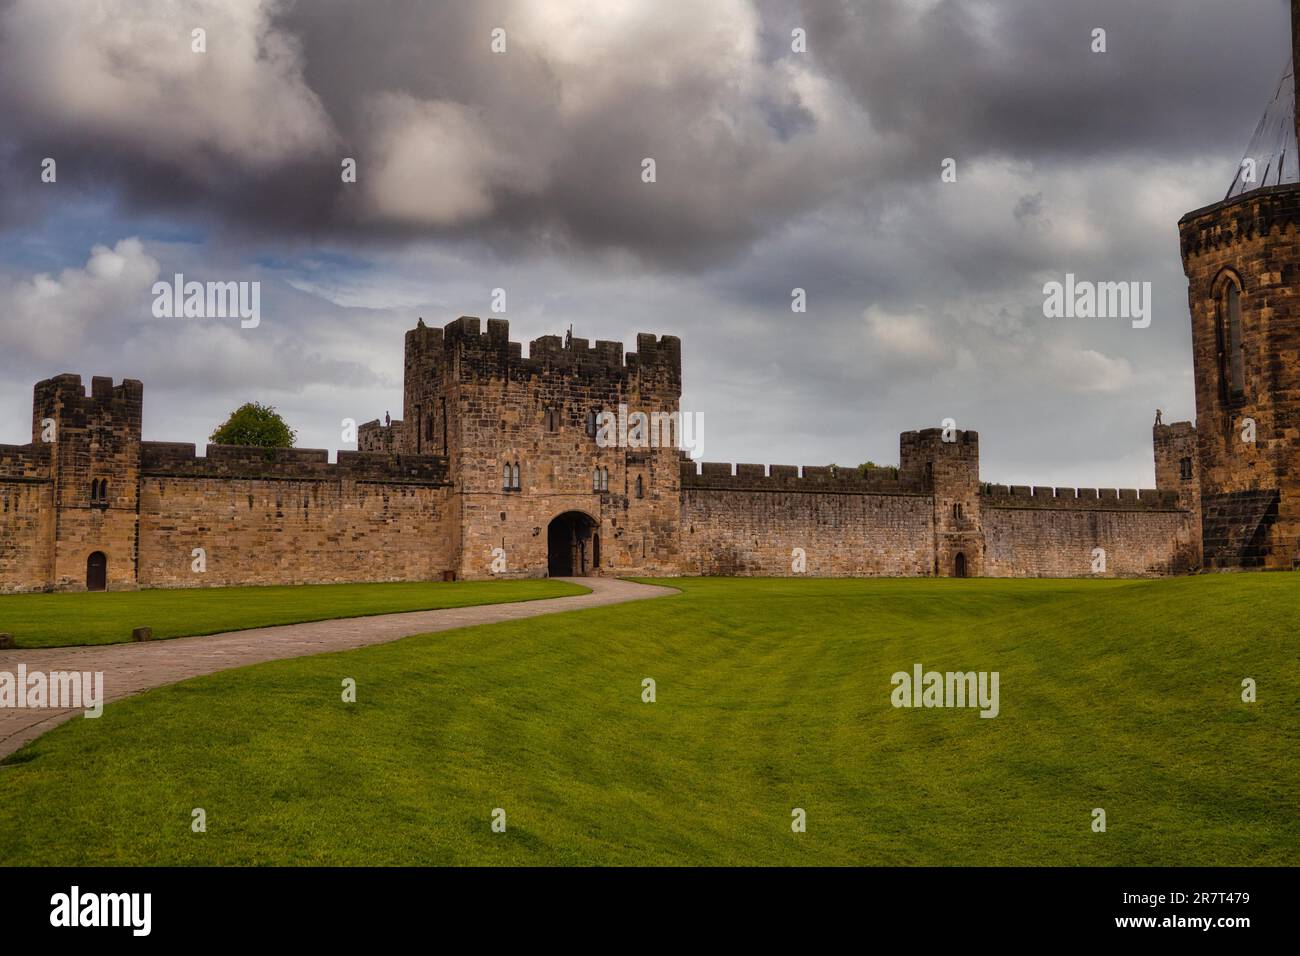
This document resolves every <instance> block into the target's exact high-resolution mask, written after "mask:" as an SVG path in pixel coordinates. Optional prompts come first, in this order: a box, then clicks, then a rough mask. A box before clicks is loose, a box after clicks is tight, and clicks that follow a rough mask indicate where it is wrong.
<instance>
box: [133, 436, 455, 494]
mask: <svg viewBox="0 0 1300 956" xmlns="http://www.w3.org/2000/svg"><path fill="white" fill-rule="evenodd" d="M140 451H141V466H140V470H141V473H142V474H144V475H149V476H153V477H194V478H242V479H278V480H295V481H339V480H343V479H352V480H355V481H383V482H397V483H410V484H432V485H445V484H448V483H449V478H448V469H447V459H446V458H445V457H443V456H441V455H390V454H385V453H382V452H364V451H340V452H339V454H338V462H337V464H330V462H329V452H328V451H326V450H325V449H322V448H259V447H255V446H245V445H208V446H207V449H206V452H207V454H206V456H204V457H201V456H199V455H198V454H197V453H196V449H195V446H194V445H192V444H188V443H185V442H141V444H140Z"/></svg>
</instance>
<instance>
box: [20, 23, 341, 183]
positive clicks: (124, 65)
mask: <svg viewBox="0 0 1300 956" xmlns="http://www.w3.org/2000/svg"><path fill="white" fill-rule="evenodd" d="M281 7H282V4H281V3H279V2H277V0H248V2H241V3H222V2H217V0H99V2H96V3H83V2H79V0H15V2H13V3H12V4H11V5H10V6H9V7H8V9H7V10H6V11H5V12H4V13H3V15H2V18H0V88H4V87H10V88H13V89H18V88H21V89H22V90H23V104H22V105H23V110H24V112H25V113H26V114H27V115H28V116H35V117H38V118H39V124H40V130H41V133H42V135H44V136H52V135H58V134H59V133H61V132H64V131H67V132H70V133H75V135H77V136H82V137H84V136H86V135H95V136H99V137H102V138H104V139H106V140H108V141H110V142H114V143H116V144H118V145H120V146H125V147H127V148H130V149H133V150H137V151H139V152H141V153H142V154H145V155H147V156H150V157H152V158H154V159H157V160H166V161H170V162H179V163H183V164H187V165H190V166H192V167H193V166H203V165H205V164H207V163H209V162H212V161H213V158H214V157H227V158H229V159H233V160H236V161H238V162H239V163H241V164H243V165H245V166H247V167H250V168H254V169H258V168H266V167H270V166H274V165H275V164H277V163H279V162H282V161H284V160H285V159H287V158H289V157H293V156H298V155H301V154H303V153H306V152H312V151H315V150H319V149H322V148H324V147H325V146H327V145H329V144H330V143H331V142H332V140H333V138H334V133H333V129H332V127H331V124H330V121H329V118H328V116H327V115H326V114H325V111H324V109H323V108H322V107H321V104H320V102H319V101H318V99H317V97H316V95H315V94H314V93H313V92H312V91H311V90H310V89H309V88H308V86H307V84H306V83H305V82H304V80H303V77H302V61H301V56H300V52H299V50H298V48H297V45H296V43H295V42H294V41H293V40H292V38H290V37H288V36H286V35H285V34H283V33H281V32H279V31H276V30H273V29H272V28H271V18H272V15H273V14H274V13H276V12H277V11H278V10H279V9H281ZM194 28H202V29H204V30H206V31H207V52H206V53H195V52H193V51H192V50H191V37H190V32H191V30H192V29H194ZM56 158H57V157H56Z"/></svg>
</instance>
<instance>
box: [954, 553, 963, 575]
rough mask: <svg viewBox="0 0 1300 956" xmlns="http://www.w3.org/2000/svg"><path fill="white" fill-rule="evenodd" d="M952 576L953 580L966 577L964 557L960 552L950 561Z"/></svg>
mask: <svg viewBox="0 0 1300 956" xmlns="http://www.w3.org/2000/svg"><path fill="white" fill-rule="evenodd" d="M952 576H953V577H954V578H964V577H965V576H966V555H964V554H962V553H961V552H960V551H958V552H957V557H955V558H953V559H952Z"/></svg>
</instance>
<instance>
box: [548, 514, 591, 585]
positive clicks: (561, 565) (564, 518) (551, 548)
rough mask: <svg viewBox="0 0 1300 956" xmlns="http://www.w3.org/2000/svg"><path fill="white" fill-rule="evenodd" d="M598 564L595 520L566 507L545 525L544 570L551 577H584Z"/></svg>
mask: <svg viewBox="0 0 1300 956" xmlns="http://www.w3.org/2000/svg"><path fill="white" fill-rule="evenodd" d="M599 564H600V535H598V534H597V533H596V522H595V521H593V520H592V519H591V516H590V515H586V514H583V513H582V512H581V511H566V512H565V513H564V514H562V515H560V516H558V517H557V518H555V519H553V520H552V521H551V523H550V526H549V527H547V529H546V573H547V574H549V575H550V576H551V577H553V578H567V577H585V576H587V575H588V574H591V573H592V571H594V570H595V569H596V568H597V567H598V566H599Z"/></svg>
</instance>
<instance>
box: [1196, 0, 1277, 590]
mask: <svg viewBox="0 0 1300 956" xmlns="http://www.w3.org/2000/svg"><path fill="white" fill-rule="evenodd" d="M1292 35H1293V38H1295V43H1294V44H1293V49H1292V56H1291V58H1290V60H1289V64H1288V68H1287V70H1286V72H1285V74H1284V76H1283V79H1282V81H1281V82H1280V83H1279V85H1278V88H1277V91H1276V93H1275V95H1274V98H1273V101H1272V103H1271V104H1270V105H1269V107H1268V110H1267V111H1266V113H1265V117H1264V120H1263V121H1262V122H1261V124H1260V128H1259V132H1258V133H1257V134H1256V136H1255V138H1254V139H1253V140H1252V142H1251V144H1250V147H1249V148H1248V150H1247V155H1246V156H1245V157H1244V158H1243V161H1242V165H1241V168H1240V169H1239V171H1238V173H1237V176H1236V178H1235V179H1234V180H1233V184H1232V186H1231V188H1230V189H1229V192H1228V196H1227V197H1226V198H1225V199H1224V200H1223V201H1222V202H1219V203H1216V204H1215V205H1213V206H1207V207H1205V208H1203V209H1198V210H1196V211H1194V212H1190V213H1188V214H1187V215H1186V216H1184V217H1183V218H1182V220H1181V221H1180V222H1179V232H1180V235H1181V245H1182V257H1183V268H1184V271H1185V272H1186V274H1187V279H1188V290H1187V295H1188V305H1189V310H1190V313H1191V323H1192V349H1193V362H1194V366H1195V381H1196V415H1197V422H1196V433H1197V462H1196V472H1197V475H1198V481H1199V486H1200V506H1201V526H1202V544H1203V548H1204V564H1205V567H1206V568H1207V569H1208V570H1236V569H1249V568H1263V569H1275V570H1277V569H1290V568H1295V567H1300V172H1298V171H1297V170H1298V167H1297V138H1296V137H1297V128H1298V127H1300V119H1297V112H1296V88H1295V63H1296V61H1297V60H1298V59H1300V0H1293V2H1292Z"/></svg>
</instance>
